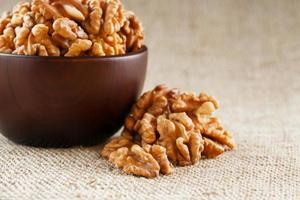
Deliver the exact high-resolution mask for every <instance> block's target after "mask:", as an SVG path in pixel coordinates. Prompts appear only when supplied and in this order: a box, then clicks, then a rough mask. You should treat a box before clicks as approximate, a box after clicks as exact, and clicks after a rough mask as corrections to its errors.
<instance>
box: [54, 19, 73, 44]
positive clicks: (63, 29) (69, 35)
mask: <svg viewBox="0 0 300 200" xmlns="http://www.w3.org/2000/svg"><path fill="white" fill-rule="evenodd" d="M77 27H78V25H77V23H76V22H74V21H73V20H70V19H68V18H59V19H57V20H55V21H54V23H53V29H54V31H55V32H56V33H57V34H59V35H60V36H62V37H63V38H65V39H68V40H76V39H77V35H76V33H75V30H76V29H77Z"/></svg>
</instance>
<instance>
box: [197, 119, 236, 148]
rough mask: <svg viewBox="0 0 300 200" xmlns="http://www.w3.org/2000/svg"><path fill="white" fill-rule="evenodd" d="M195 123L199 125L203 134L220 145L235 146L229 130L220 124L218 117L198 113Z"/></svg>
mask: <svg viewBox="0 0 300 200" xmlns="http://www.w3.org/2000/svg"><path fill="white" fill-rule="evenodd" d="M197 125H198V126H200V128H199V129H200V130H201V133H202V134H203V135H204V136H206V137H208V138H210V139H212V140H214V141H216V142H218V143H220V144H222V145H226V146H227V147H229V148H230V149H233V148H235V142H234V140H233V139H232V137H231V135H230V134H229V132H228V131H227V130H225V128H224V127H223V126H222V124H221V123H220V121H219V120H218V118H216V117H210V116H201V115H200V116H198V123H197Z"/></svg>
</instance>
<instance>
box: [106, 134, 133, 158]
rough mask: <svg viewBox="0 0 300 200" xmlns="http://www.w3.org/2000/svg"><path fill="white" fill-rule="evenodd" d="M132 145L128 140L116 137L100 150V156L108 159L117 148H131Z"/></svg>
mask: <svg viewBox="0 0 300 200" xmlns="http://www.w3.org/2000/svg"><path fill="white" fill-rule="evenodd" d="M132 145H133V143H132V141H131V140H130V139H127V138H125V137H122V136H121V137H117V138H113V139H111V140H110V141H109V142H108V143H107V144H106V145H105V146H104V148H103V149H102V151H101V156H102V157H104V158H109V156H110V154H111V153H112V152H114V151H117V150H118V149H119V148H122V147H127V148H131V146H132Z"/></svg>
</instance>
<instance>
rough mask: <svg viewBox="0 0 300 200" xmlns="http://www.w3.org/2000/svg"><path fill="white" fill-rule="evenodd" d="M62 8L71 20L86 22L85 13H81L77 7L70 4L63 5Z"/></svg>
mask: <svg viewBox="0 0 300 200" xmlns="http://www.w3.org/2000/svg"><path fill="white" fill-rule="evenodd" d="M62 6H63V8H64V9H65V11H66V13H67V14H68V15H69V17H70V18H71V19H74V20H78V21H84V20H85V17H84V15H83V13H81V12H80V11H79V10H78V9H77V8H76V7H75V6H73V5H69V4H63V5H62Z"/></svg>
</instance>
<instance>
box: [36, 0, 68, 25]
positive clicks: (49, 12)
mask: <svg viewBox="0 0 300 200" xmlns="http://www.w3.org/2000/svg"><path fill="white" fill-rule="evenodd" d="M31 10H32V11H33V12H35V13H40V14H41V15H42V16H43V17H44V18H45V19H46V20H50V19H58V18H61V17H63V15H61V13H59V12H58V10H57V9H56V8H55V7H54V6H52V5H50V4H49V3H47V1H45V0H32V3H31Z"/></svg>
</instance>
